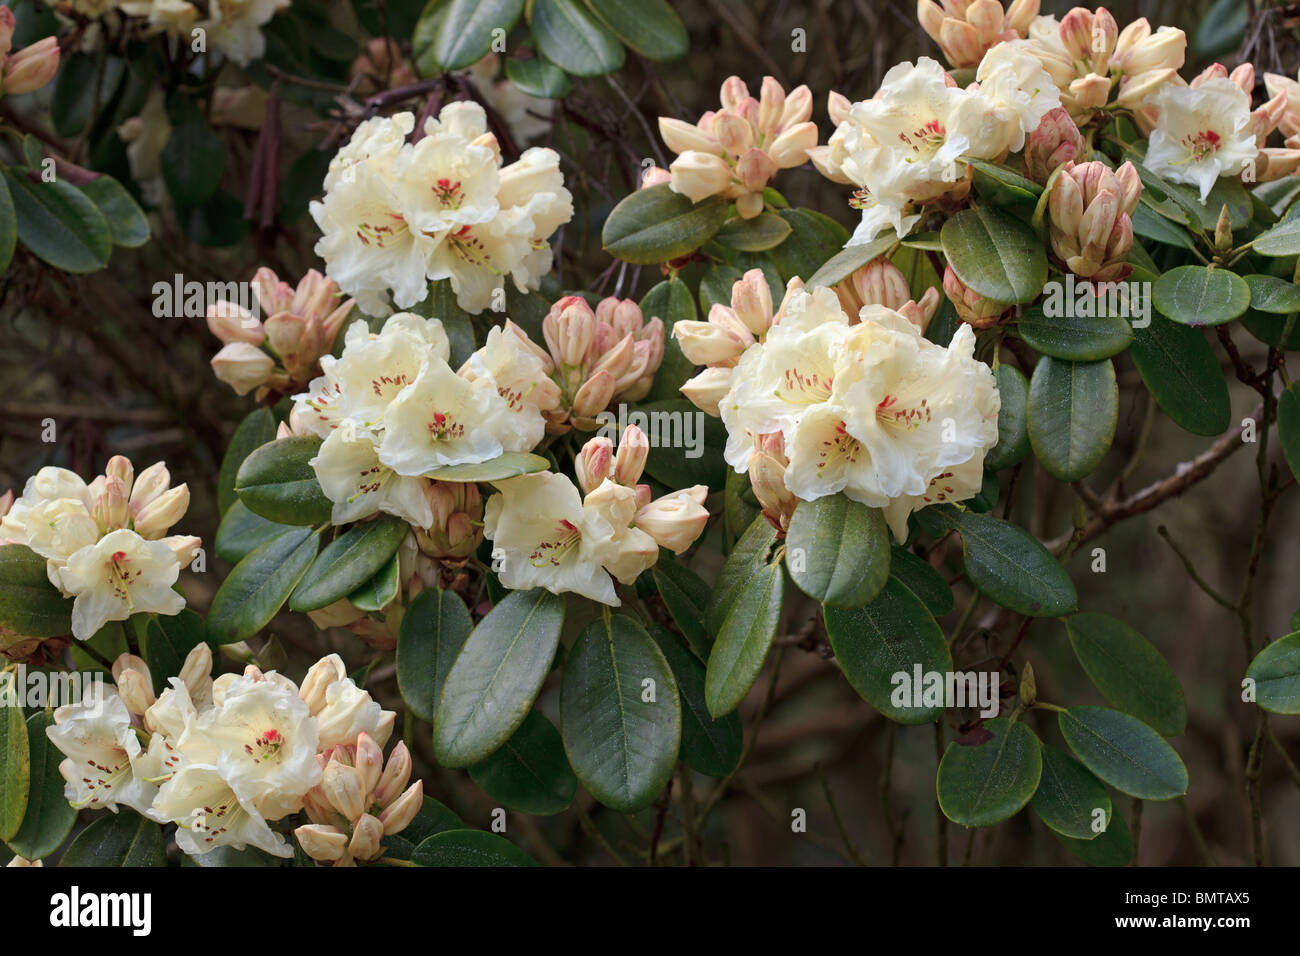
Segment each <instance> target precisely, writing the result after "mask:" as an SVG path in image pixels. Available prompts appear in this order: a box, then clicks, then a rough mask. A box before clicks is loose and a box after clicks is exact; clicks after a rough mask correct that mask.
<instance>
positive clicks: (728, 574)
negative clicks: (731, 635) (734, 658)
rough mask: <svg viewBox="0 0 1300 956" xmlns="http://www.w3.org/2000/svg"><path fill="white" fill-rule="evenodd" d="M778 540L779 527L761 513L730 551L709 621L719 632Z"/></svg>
mask: <svg viewBox="0 0 1300 956" xmlns="http://www.w3.org/2000/svg"><path fill="white" fill-rule="evenodd" d="M774 544H776V529H775V528H773V527H772V524H771V522H769V521H768V520H767V519H766V518H764V517H763V516H762V515H759V516H757V517H755V518H754V520H753V521H752V522H750V525H749V527H748V528H746V529H745V533H744V534H742V535H741V536H740V538H739V539H738V540H737V541H736V543H735V545H734V546H733V547H732V549H731V553H730V554H729V555H727V560H726V562H725V563H724V564H723V565H722V570H721V571H720V572H718V580H717V582H716V583H715V584H714V585H713V599H712V600H711V601H710V602H709V609H708V614H707V617H706V624H707V626H708V630H709V633H710V634H714V635H716V634H717V633H718V631H719V630H720V629H721V627H722V622H723V621H724V620H725V619H726V617H727V614H728V613H729V612H730V611H731V605H732V604H733V603H734V602H735V600H736V597H737V596H738V595H739V594H740V592H741V590H743V589H744V587H745V585H746V584H748V583H749V580H750V579H751V578H753V577H754V576H755V575H756V574H758V572H759V571H761V570H763V569H764V568H766V566H767V558H768V554H769V553H770V552H771V550H772V546H773V545H774Z"/></svg>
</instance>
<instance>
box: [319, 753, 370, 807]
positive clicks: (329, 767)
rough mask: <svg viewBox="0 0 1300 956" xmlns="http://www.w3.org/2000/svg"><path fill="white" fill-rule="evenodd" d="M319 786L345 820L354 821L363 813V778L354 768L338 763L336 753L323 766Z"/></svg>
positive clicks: (364, 799)
mask: <svg viewBox="0 0 1300 956" xmlns="http://www.w3.org/2000/svg"><path fill="white" fill-rule="evenodd" d="M320 786H321V789H322V791H323V792H324V794H325V798H326V799H327V800H329V802H330V804H331V805H332V806H333V807H334V809H335V810H337V811H338V812H339V814H340V815H341V816H342V817H343V818H344V819H345V820H356V819H357V818H358V817H360V816H361V815H362V814H363V813H364V812H365V809H366V796H367V792H366V788H365V778H364V776H363V775H362V773H361V772H360V771H359V770H357V768H356V767H350V766H347V765H346V764H344V763H343V762H342V761H340V760H339V754H337V753H336V754H335V755H334V756H333V757H332V758H330V762H329V763H328V764H326V765H325V769H324V770H323V771H322V772H321V782H320Z"/></svg>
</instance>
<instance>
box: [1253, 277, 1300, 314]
mask: <svg viewBox="0 0 1300 956" xmlns="http://www.w3.org/2000/svg"><path fill="white" fill-rule="evenodd" d="M1243 281H1244V282H1245V283H1246V286H1247V287H1248V288H1249V289H1250V307H1251V308H1252V309H1255V310H1256V311H1258V312H1268V313H1271V314H1275V315H1288V314H1290V313H1292V312H1300V285H1297V284H1296V283H1294V282H1288V281H1287V280H1286V279H1280V278H1278V277H1277V276H1270V275H1249V276H1246V277H1245V279H1244V280H1243Z"/></svg>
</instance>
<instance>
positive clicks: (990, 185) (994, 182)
mask: <svg viewBox="0 0 1300 956" xmlns="http://www.w3.org/2000/svg"><path fill="white" fill-rule="evenodd" d="M971 168H972V169H973V170H974V172H975V176H974V185H975V191H976V192H977V193H978V194H979V196H980V198H981V199H986V200H988V201H990V202H992V203H994V204H995V205H997V206H999V207H1001V208H1003V209H1014V210H1017V211H1019V212H1020V213H1021V214H1023V215H1024V216H1025V218H1028V217H1029V216H1032V215H1033V213H1034V208H1035V207H1036V206H1037V205H1038V197H1039V196H1041V195H1042V193H1043V187H1042V186H1040V185H1039V184H1038V183H1036V182H1034V181H1033V180H1032V179H1026V178H1025V177H1024V176H1021V175H1019V174H1017V173H1013V172H1012V171H1011V170H1009V169H1003V168H1002V167H1001V166H995V165H994V164H993V163H986V162H984V161H983V160H978V159H977V160H972V161H971Z"/></svg>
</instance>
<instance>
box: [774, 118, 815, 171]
mask: <svg viewBox="0 0 1300 956" xmlns="http://www.w3.org/2000/svg"><path fill="white" fill-rule="evenodd" d="M816 145H817V124H816V123H796V124H795V125H794V126H791V127H790V128H789V129H787V130H786V131H785V132H784V133H782V134H781V135H780V136H778V137H777V138H776V141H775V142H773V143H772V145H771V146H769V147H768V149H767V152H768V155H769V156H770V157H771V159H772V162H773V163H775V164H776V166H777V168H778V169H790V168H791V167H794V166H802V165H803V164H804V163H806V162H808V150H810V149H812V148H813V147H815V146H816Z"/></svg>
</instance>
